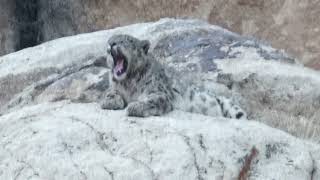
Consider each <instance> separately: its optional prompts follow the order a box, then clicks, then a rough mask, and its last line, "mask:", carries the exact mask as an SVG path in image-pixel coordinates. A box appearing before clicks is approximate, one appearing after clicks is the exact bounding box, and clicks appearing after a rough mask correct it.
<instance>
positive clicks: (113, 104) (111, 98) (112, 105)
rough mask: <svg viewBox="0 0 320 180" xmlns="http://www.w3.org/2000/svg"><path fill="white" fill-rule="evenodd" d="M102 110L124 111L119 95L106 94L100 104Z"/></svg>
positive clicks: (123, 103)
mask: <svg viewBox="0 0 320 180" xmlns="http://www.w3.org/2000/svg"><path fill="white" fill-rule="evenodd" d="M100 106H101V108H102V109H110V110H118V109H124V108H125V106H126V104H125V102H124V100H123V98H122V97H121V96H120V95H119V94H107V95H106V96H105V98H104V99H103V100H102V101H101V102H100Z"/></svg>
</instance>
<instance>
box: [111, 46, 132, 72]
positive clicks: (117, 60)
mask: <svg viewBox="0 0 320 180" xmlns="http://www.w3.org/2000/svg"><path fill="white" fill-rule="evenodd" d="M111 56H112V57H113V63H114V68H113V73H114V74H115V75H116V76H121V75H123V74H125V72H126V70H127V66H128V62H127V60H126V57H125V56H124V55H123V53H122V52H121V50H120V48H116V47H112V48H111Z"/></svg>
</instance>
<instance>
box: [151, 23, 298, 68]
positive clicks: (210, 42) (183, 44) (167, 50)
mask: <svg viewBox="0 0 320 180" xmlns="http://www.w3.org/2000/svg"><path fill="white" fill-rule="evenodd" d="M224 47H225V48H226V49H224ZM239 47H240V48H241V47H246V48H252V49H255V50H256V51H257V53H258V54H259V55H260V56H261V57H262V58H263V59H265V60H281V61H287V62H289V63H294V62H295V61H294V59H292V58H290V57H289V56H288V55H286V54H285V53H283V52H281V51H279V50H275V49H269V50H267V49H266V48H265V47H266V45H264V43H263V42H259V41H258V40H256V39H253V38H247V37H243V36H239V35H237V34H234V33H231V32H228V31H223V30H221V29H216V30H204V29H199V30H189V31H186V32H182V33H177V34H171V35H170V36H165V37H163V38H162V39H160V40H159V41H158V43H157V45H156V46H155V48H154V50H153V53H154V54H155V55H156V56H157V57H160V58H161V59H162V58H164V59H168V57H171V58H170V60H171V63H175V64H179V63H184V62H185V61H186V58H191V59H197V61H198V65H199V66H197V65H196V64H194V65H192V63H190V64H189V69H188V70H189V71H197V70H201V71H202V72H209V71H217V66H216V64H215V61H216V60H222V59H228V58H235V57H237V56H238V55H241V52H236V53H235V52H233V51H232V50H233V49H236V48H239Z"/></svg>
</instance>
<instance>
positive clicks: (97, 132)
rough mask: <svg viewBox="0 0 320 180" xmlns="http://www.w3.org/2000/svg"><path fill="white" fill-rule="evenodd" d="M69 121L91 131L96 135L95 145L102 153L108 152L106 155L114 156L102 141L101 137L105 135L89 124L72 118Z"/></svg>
mask: <svg viewBox="0 0 320 180" xmlns="http://www.w3.org/2000/svg"><path fill="white" fill-rule="evenodd" d="M70 119H71V120H72V121H75V122H78V123H81V124H83V125H85V126H87V127H88V128H89V129H91V131H92V132H93V133H94V134H95V135H96V143H97V144H98V146H99V147H100V149H101V150H102V151H108V153H110V154H111V155H114V153H113V152H112V151H111V150H110V149H109V147H108V145H107V144H106V143H105V142H104V141H103V137H104V135H105V133H104V132H100V131H98V130H97V129H96V128H94V127H93V126H92V125H91V124H89V123H87V122H83V121H82V120H81V119H79V118H76V117H74V116H71V117H70Z"/></svg>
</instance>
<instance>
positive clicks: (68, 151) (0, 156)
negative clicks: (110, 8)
mask: <svg viewBox="0 0 320 180" xmlns="http://www.w3.org/2000/svg"><path fill="white" fill-rule="evenodd" d="M120 33H125V34H130V35H133V36H135V37H137V38H140V39H149V40H150V41H151V44H152V47H151V49H152V53H153V54H154V55H155V56H156V57H157V59H158V60H159V61H160V62H161V63H163V64H165V65H166V66H169V67H171V68H174V69H176V70H177V71H181V72H182V73H185V74H189V75H190V74H191V75H195V77H199V81H204V82H206V85H207V86H209V87H211V88H212V89H213V90H215V92H216V93H217V94H218V95H223V96H227V97H233V98H236V99H237V100H238V101H239V102H240V104H241V106H242V107H243V108H244V109H245V110H246V111H247V112H248V114H249V117H250V120H249V121H236V120H232V119H223V118H214V117H206V116H202V115H199V114H190V113H185V112H180V111H173V112H171V113H169V114H167V115H165V116H163V117H150V118H129V117H126V116H125V112H124V111H107V110H101V109H100V108H99V106H98V105H97V102H98V101H99V98H100V97H101V95H102V93H103V92H104V91H105V90H106V89H107V88H108V87H109V83H108V81H107V79H108V78H109V77H108V72H109V68H108V60H109V56H108V55H107V54H106V45H107V44H106V42H107V39H108V38H109V37H110V36H112V35H114V34H120ZM0 84H1V86H0V113H1V114H2V115H0V136H1V137H2V138H1V139H0V177H1V178H0V179H28V178H29V179H239V178H246V177H249V179H299V180H300V179H312V178H313V179H319V178H320V174H319V167H320V154H319V148H320V147H319V145H318V144H317V142H318V139H319V137H320V123H319V117H320V111H319V109H320V91H319V89H320V74H319V72H316V71H313V70H310V69H307V68H304V67H303V66H301V65H300V64H298V63H296V61H295V60H294V59H293V58H291V57H288V56H287V55H286V54H285V53H284V52H282V51H279V50H276V49H273V48H272V47H270V46H269V45H267V44H265V43H262V42H260V41H258V40H255V39H252V38H247V37H243V36H239V35H237V34H234V33H232V32H229V31H227V30H225V29H222V28H220V27H217V26H213V25H209V24H207V23H205V22H202V21H197V20H174V19H162V20H160V21H158V22H151V23H142V24H135V25H130V26H126V27H120V28H116V29H111V30H106V31H99V32H95V33H90V34H81V35H77V36H72V37H67V38H61V39H57V40H54V41H50V42H47V43H44V44H42V45H39V46H36V47H34V48H28V49H25V50H22V51H19V52H16V53H13V54H9V55H6V56H3V57H0ZM256 121H260V122H256ZM261 122H263V123H264V124H268V125H270V126H272V127H274V128H279V129H282V130H285V131H287V132H289V133H291V134H292V135H295V136H297V137H301V138H304V139H307V140H302V139H297V138H296V137H293V136H291V135H289V134H287V133H285V132H282V131H280V130H277V129H274V128H271V127H268V126H266V125H264V124H263V123H261ZM310 140H311V141H310ZM312 141H313V142H312Z"/></svg>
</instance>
